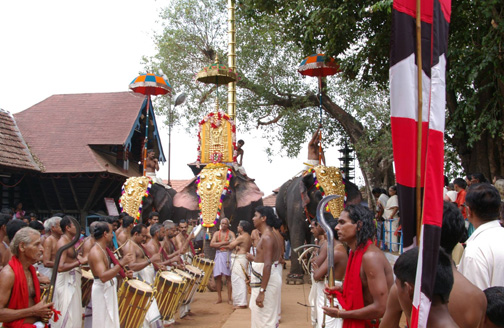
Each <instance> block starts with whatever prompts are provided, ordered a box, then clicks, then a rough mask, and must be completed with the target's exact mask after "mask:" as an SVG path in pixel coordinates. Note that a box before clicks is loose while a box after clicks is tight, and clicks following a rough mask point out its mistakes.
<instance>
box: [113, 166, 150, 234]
mask: <svg viewBox="0 0 504 328" xmlns="http://www.w3.org/2000/svg"><path fill="white" fill-rule="evenodd" d="M151 186H152V179H151V178H149V177H147V176H142V177H131V178H129V179H128V180H126V182H125V183H124V184H123V186H122V195H121V198H120V199H119V206H120V207H121V210H122V212H126V213H128V214H129V215H130V216H132V217H134V218H135V224H136V223H138V222H140V218H141V216H142V208H143V200H144V197H148V196H149V192H150V188H151Z"/></svg>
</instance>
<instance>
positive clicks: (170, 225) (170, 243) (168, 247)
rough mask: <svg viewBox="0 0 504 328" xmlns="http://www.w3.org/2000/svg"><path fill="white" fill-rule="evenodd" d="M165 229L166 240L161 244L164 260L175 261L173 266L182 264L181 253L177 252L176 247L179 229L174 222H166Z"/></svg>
mask: <svg viewBox="0 0 504 328" xmlns="http://www.w3.org/2000/svg"><path fill="white" fill-rule="evenodd" d="M163 226H164V228H165V238H164V239H163V242H162V243H161V246H162V247H163V251H162V252H161V255H162V258H163V260H165V261H166V260H168V259H174V260H173V264H174V265H178V264H182V259H181V258H180V251H179V250H177V247H176V246H175V237H177V235H178V229H177V225H176V224H175V222H173V221H172V220H166V221H164V222H163Z"/></svg>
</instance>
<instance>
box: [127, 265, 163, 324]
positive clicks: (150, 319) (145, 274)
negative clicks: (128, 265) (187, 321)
mask: <svg viewBox="0 0 504 328" xmlns="http://www.w3.org/2000/svg"><path fill="white" fill-rule="evenodd" d="M133 275H134V276H135V277H136V278H138V279H140V280H143V281H145V282H146V283H148V284H150V285H154V279H155V278H156V271H154V266H153V265H152V264H149V265H148V266H146V267H145V268H143V269H142V270H140V271H137V272H135V273H134V274H133ZM151 327H163V323H162V320H161V314H160V313H159V308H158V305H157V302H156V299H155V298H154V299H153V300H152V303H151V305H150V307H149V309H148V310H147V314H146V315H145V319H144V322H143V328H151Z"/></svg>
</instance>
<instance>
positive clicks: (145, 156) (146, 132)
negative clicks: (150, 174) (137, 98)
mask: <svg viewBox="0 0 504 328" xmlns="http://www.w3.org/2000/svg"><path fill="white" fill-rule="evenodd" d="M146 99H147V106H146V107H147V111H146V112H147V115H146V116H145V139H144V149H143V155H144V156H143V157H144V160H143V176H146V175H147V143H148V141H149V111H150V108H149V106H150V96H146Z"/></svg>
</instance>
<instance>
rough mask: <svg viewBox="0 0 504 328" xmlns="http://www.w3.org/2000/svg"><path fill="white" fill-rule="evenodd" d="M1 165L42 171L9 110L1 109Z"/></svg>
mask: <svg viewBox="0 0 504 328" xmlns="http://www.w3.org/2000/svg"><path fill="white" fill-rule="evenodd" d="M0 166H6V167H9V168H14V169H22V170H33V171H40V168H39V166H38V165H37V163H36V162H35V160H34V159H33V156H32V154H31V153H30V150H29V149H28V147H27V146H26V143H25V141H24V140H23V137H22V136H21V133H20V132H19V129H18V127H17V125H16V122H15V121H14V118H13V117H12V115H11V114H10V113H9V112H6V111H4V110H3V109H0Z"/></svg>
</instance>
